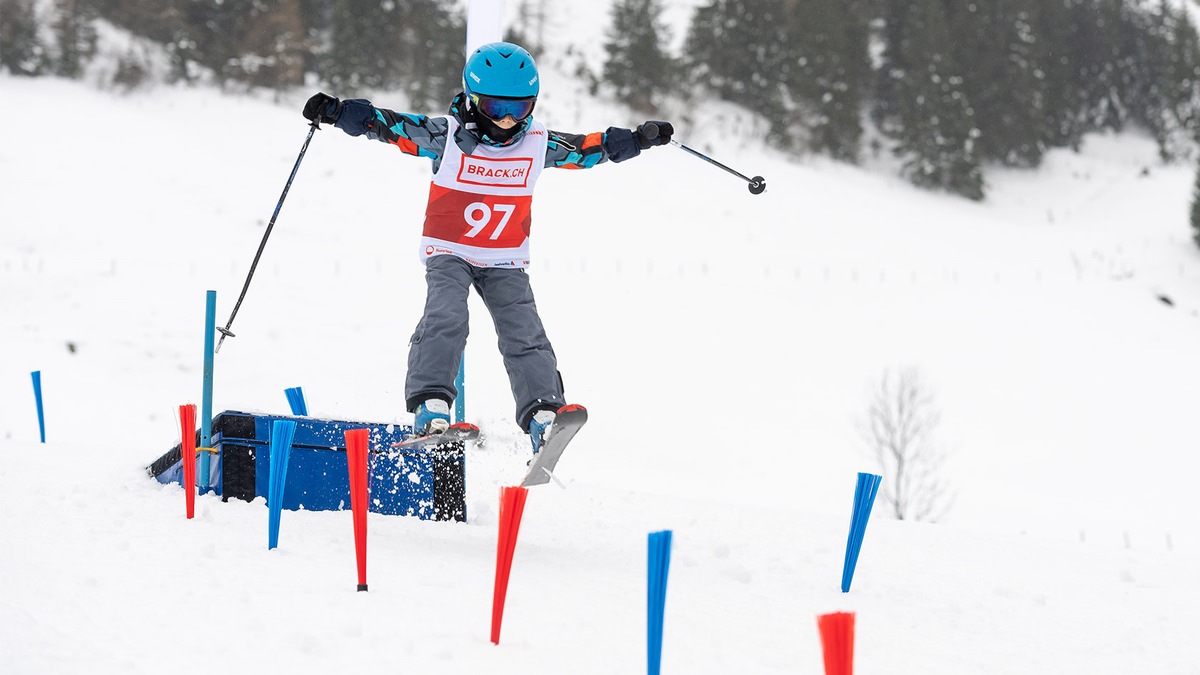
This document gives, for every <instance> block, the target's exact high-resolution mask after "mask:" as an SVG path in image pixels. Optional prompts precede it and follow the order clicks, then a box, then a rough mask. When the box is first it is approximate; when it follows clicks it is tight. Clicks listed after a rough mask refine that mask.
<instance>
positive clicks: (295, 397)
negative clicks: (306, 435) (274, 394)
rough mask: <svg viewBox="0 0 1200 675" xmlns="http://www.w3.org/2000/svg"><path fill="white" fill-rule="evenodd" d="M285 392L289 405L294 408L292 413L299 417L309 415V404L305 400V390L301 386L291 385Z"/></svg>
mask: <svg viewBox="0 0 1200 675" xmlns="http://www.w3.org/2000/svg"><path fill="white" fill-rule="evenodd" d="M283 393H284V395H285V396H287V400H288V406H289V407H290V408H291V409H292V414H293V415H297V416H299V417H306V416H308V404H306V403H305V402H304V390H303V389H301V388H300V387H290V388H288V389H284V390H283Z"/></svg>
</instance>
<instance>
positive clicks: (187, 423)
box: [179, 403, 196, 519]
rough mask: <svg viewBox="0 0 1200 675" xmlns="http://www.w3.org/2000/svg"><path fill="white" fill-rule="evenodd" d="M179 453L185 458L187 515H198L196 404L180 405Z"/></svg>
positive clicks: (184, 492) (184, 490)
mask: <svg viewBox="0 0 1200 675" xmlns="http://www.w3.org/2000/svg"><path fill="white" fill-rule="evenodd" d="M179 428H180V432H181V434H180V435H181V438H180V445H179V453H180V455H181V457H182V459H183V494H184V496H185V497H184V498H185V500H186V501H187V517H188V518H189V519H190V518H193V517H195V515H196V404H195V403H188V404H187V405H181V406H179Z"/></svg>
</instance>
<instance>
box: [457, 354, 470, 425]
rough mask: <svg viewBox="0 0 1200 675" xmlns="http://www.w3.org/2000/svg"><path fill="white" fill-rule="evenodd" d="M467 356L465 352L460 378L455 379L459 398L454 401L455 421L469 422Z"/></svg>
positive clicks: (459, 368) (460, 361) (460, 366)
mask: <svg viewBox="0 0 1200 675" xmlns="http://www.w3.org/2000/svg"><path fill="white" fill-rule="evenodd" d="M466 387H467V355H466V353H465V352H464V353H463V355H462V358H461V359H459V361H458V377H456V378H454V388H455V389H457V390H458V396H457V397H455V399H454V421H455V422H466V421H467V391H466Z"/></svg>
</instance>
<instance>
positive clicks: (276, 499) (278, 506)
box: [267, 420, 296, 550]
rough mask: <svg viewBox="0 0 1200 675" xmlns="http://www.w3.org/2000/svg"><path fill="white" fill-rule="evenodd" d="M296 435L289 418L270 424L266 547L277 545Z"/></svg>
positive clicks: (270, 547) (271, 547)
mask: <svg viewBox="0 0 1200 675" xmlns="http://www.w3.org/2000/svg"><path fill="white" fill-rule="evenodd" d="M295 435H296V423H295V422H293V421H291V420H275V422H274V423H273V424H272V425H271V476H270V482H269V485H268V486H267V506H268V511H269V516H268V522H267V549H268V550H269V549H273V548H278V547H279V519H280V516H281V515H282V514H283V488H284V485H286V484H287V465H288V454H289V453H290V451H291V449H292V438H293V437H294V436H295Z"/></svg>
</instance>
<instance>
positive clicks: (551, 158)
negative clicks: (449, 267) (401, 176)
mask: <svg viewBox="0 0 1200 675" xmlns="http://www.w3.org/2000/svg"><path fill="white" fill-rule="evenodd" d="M465 111H466V106H465V96H464V95H463V94H459V95H458V96H456V97H455V99H454V101H453V102H452V103H451V105H450V113H449V114H448V115H446V116H441V117H428V116H426V115H414V114H409V113H398V112H395V111H392V110H387V109H385V108H377V107H375V106H373V105H371V102H370V101H367V100H364V99H350V100H346V101H343V102H342V107H341V112H340V114H339V116H338V120H337V123H336V126H337V127H338V128H339V129H341V130H342V131H344V132H346V133H347V134H349V135H351V136H361V135H365V136H366V137H367V138H369V139H371V140H377V141H382V142H384V143H388V144H390V145H394V146H396V147H398V148H400V150H401V151H402V152H404V153H406V154H409V155H413V156H415V157H426V158H428V159H430V160H431V161H432V163H433V178H432V180H431V182H430V193H429V205H428V207H427V208H426V214H425V216H426V217H425V229H424V232H423V236H422V246H421V258H422V260H427V259H428V258H429V257H431V256H433V255H455V256H457V257H460V258H462V259H464V260H466V261H467V262H469V263H471V264H472V265H475V266H477V267H494V266H505V267H527V266H528V265H529V232H530V229H529V227H530V219H529V214H530V203H531V200H532V196H533V187H534V184H535V183H536V181H537V176H538V174H540V173H541V169H543V168H557V169H590V168H592V167H594V166H596V165H598V164H602V163H604V162H606V161H609V160H611V161H613V162H623V161H625V160H627V159H632V158H633V157H636V156H638V154H640V152H641V148H640V146H639V145H638V143H637V140H636V138H635V137H634V134H633V132H632V131H631V130H629V129H622V128H619V127H609V128H608V130H606V131H604V132H596V133H590V134H572V133H564V132H560V131H552V130H549V129H546V128H545V127H544V126H542V125H541V124H540V123H538V122H537V121H536V120H532V119H531V120H530V123H529V125H528V127H527V129H526V131H525V133H524V134H522V135H520V136H518V137H516V138H514V139H512V140H511V141H509V142H508V143H507V144H505V145H494V144H491V143H486V142H483V141H481V140H480V137H479V135H478V134H477V133H476V132H475V130H474V129H475V125H474V122H473V121H472V120H471V119H470V118H469V115H467V114H464V113H465ZM451 139H452V140H453V145H448V141H449V140H451ZM504 164H507V166H516V165H518V164H519V165H520V166H522V167H526V168H525V169H523V170H524V171H525V173H523V174H522V175H520V176H517V177H516V178H513V176H512V175H511V174H505V173H504V172H503V171H502V170H497V167H498V166H501V165H504ZM470 171H475V172H477V173H475V174H469V173H468V172H470ZM480 172H481V173H480ZM478 176H487V177H489V179H488V180H476V179H475V178H476V177H478ZM491 177H494V178H495V179H494V180H493V179H492V178H491ZM464 179H465V180H464ZM518 179H519V180H518ZM513 218H516V220H517V222H512V219H513ZM480 235H483V236H482V237H481V236H480ZM481 244H482V245H481Z"/></svg>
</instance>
